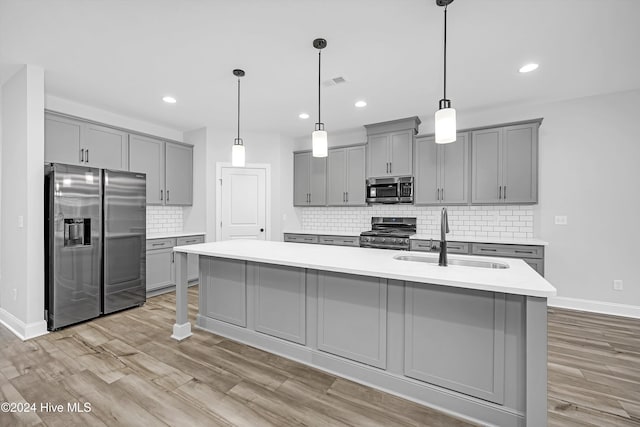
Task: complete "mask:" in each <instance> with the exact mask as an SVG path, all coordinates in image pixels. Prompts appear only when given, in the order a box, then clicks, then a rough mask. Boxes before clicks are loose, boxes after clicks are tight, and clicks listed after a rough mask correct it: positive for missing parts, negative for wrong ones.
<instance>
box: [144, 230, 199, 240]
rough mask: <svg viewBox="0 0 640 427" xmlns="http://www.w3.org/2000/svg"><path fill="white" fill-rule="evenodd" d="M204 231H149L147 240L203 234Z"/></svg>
mask: <svg viewBox="0 0 640 427" xmlns="http://www.w3.org/2000/svg"><path fill="white" fill-rule="evenodd" d="M205 234H207V233H205V232H204V231H172V232H170V233H149V234H147V240H151V239H170V238H172V237H188V236H204V235H205Z"/></svg>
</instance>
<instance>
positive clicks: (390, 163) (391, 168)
mask: <svg viewBox="0 0 640 427" xmlns="http://www.w3.org/2000/svg"><path fill="white" fill-rule="evenodd" d="M389 173H393V162H389Z"/></svg>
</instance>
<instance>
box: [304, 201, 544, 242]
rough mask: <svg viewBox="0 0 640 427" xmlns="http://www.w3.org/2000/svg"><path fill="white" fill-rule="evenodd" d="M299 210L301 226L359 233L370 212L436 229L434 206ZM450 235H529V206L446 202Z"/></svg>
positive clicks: (427, 230) (426, 230)
mask: <svg viewBox="0 0 640 427" xmlns="http://www.w3.org/2000/svg"><path fill="white" fill-rule="evenodd" d="M298 209H300V210H301V213H300V217H301V218H302V230H303V231H304V230H314V231H332V230H335V231H344V232H353V233H354V234H360V232H361V231H364V230H370V229H371V217H372V216H407V217H416V218H417V221H418V234H429V235H434V236H435V235H437V234H438V233H439V232H440V211H441V209H442V208H441V207H437V206H415V205H372V206H369V207H317V208H298ZM447 211H448V215H449V229H450V232H451V233H450V234H449V236H451V237H504V238H533V220H534V215H533V207H532V206H449V207H447Z"/></svg>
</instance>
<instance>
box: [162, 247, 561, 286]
mask: <svg viewBox="0 0 640 427" xmlns="http://www.w3.org/2000/svg"><path fill="white" fill-rule="evenodd" d="M173 250H174V251H175V252H184V253H192V254H198V255H204V256H212V257H220V258H230V259H239V260H245V261H254V262H261V263H267V264H278V265H287V266H292V267H302V268H311V269H317V270H324V271H334V272H340V273H347V274H357V275H362V276H373V277H381V278H386V279H396V280H403V281H409V282H418V283H430V284H435V285H444V286H450V287H457V288H466V289H477V290H483V291H491V292H504V293H509V294H517V295H527V296H535V297H543V298H547V297H551V296H554V295H556V289H555V288H554V287H553V286H552V285H551V284H550V283H549V282H547V281H546V280H545V279H544V278H543V277H542V276H540V275H539V274H538V273H536V272H535V271H534V270H533V269H532V268H531V267H529V266H528V265H527V264H526V263H525V262H524V261H522V260H520V259H515V258H494V257H491V258H489V257H479V256H468V255H449V259H469V260H474V261H479V260H485V261H489V262H500V263H504V264H507V265H509V268H507V269H491V268H479V267H463V266H455V265H450V266H448V267H439V266H438V265H437V264H430V263H424V262H413V261H400V260H396V259H394V258H393V257H394V256H397V255H416V256H420V257H428V258H436V259H437V257H438V254H425V253H420V252H408V251H402V252H399V251H389V250H386V249H370V248H360V247H345V246H331V245H314V244H304V243H287V242H273V241H262V240H227V241H221V242H210V243H201V244H197V245H188V246H177V247H174V248H173Z"/></svg>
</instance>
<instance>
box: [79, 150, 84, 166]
mask: <svg viewBox="0 0 640 427" xmlns="http://www.w3.org/2000/svg"><path fill="white" fill-rule="evenodd" d="M82 162H84V148H81V149H80V163H82Z"/></svg>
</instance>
